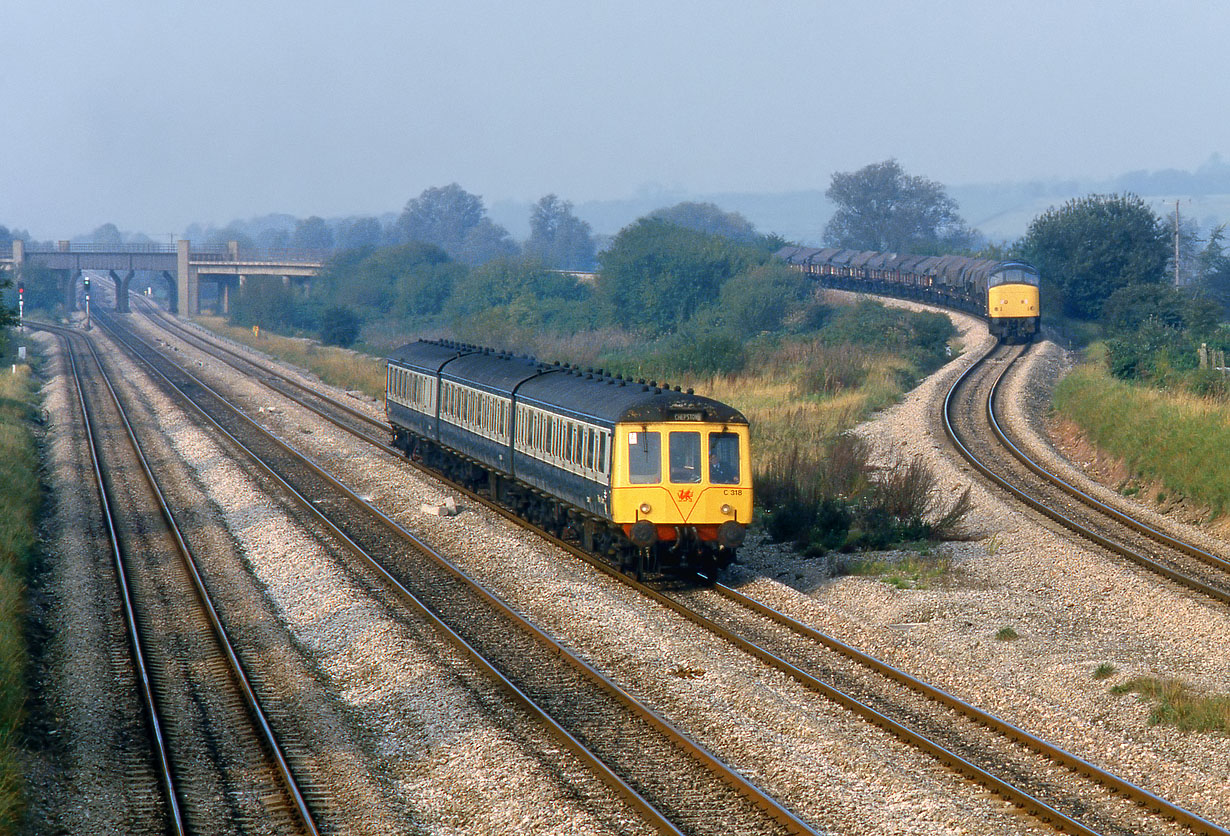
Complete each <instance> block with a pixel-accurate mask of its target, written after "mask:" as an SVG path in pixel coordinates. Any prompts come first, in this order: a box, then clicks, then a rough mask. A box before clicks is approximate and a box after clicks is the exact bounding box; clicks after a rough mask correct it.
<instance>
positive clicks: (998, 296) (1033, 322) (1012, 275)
mask: <svg viewBox="0 0 1230 836" xmlns="http://www.w3.org/2000/svg"><path fill="white" fill-rule="evenodd" d="M986 300H987V319H988V321H989V322H990V328H991V333H992V334H994V335H995V336H996V337H998V338H999V339H1000V341H1001V342H1006V343H1027V342H1029V341H1030V340H1032V339H1033V338H1034V335H1035V334H1037V333H1038V329H1039V326H1040V324H1041V321H1042V315H1041V309H1040V307H1039V302H1038V271H1037V270H1035V269H1034V268H1033V267H1031V266H1030V265H1028V264H1024V263H1022V262H1017V261H1010V262H1003V263H1001V264H998V265H996V267H995V268H994V269H993V270H991V271H990V272H989V273H988V274H987V291H986Z"/></svg>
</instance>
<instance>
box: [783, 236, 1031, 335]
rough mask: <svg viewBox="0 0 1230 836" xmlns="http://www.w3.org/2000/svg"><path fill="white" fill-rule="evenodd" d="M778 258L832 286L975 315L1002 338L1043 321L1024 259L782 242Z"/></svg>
mask: <svg viewBox="0 0 1230 836" xmlns="http://www.w3.org/2000/svg"><path fill="white" fill-rule="evenodd" d="M777 257H778V258H780V259H782V260H783V261H785V262H786V263H787V264H790V265H792V266H794V267H796V268H798V269H799V270H801V271H803V272H804V273H807V274H808V275H811V276H815V277H816V278H817V279H818V280H819V281H820V282H821V283H823V284H825V285H827V286H830V287H836V288H840V289H842V290H854V291H859V290H864V291H866V292H870V293H885V294H888V295H891V296H900V297H903V298H906V299H918V300H921V301H925V302H933V303H935V304H938V305H944V306H947V307H951V308H956V309H958V310H965V311H970V312H971V313H976V314H979V315H981V316H983V317H984V318H985V319H986V320H987V325H988V327H989V328H990V331H991V333H992V334H994V335H995V336H996V337H998V338H999V339H1000V340H1002V341H1005V342H1029V341H1030V340H1031V339H1033V337H1034V335H1035V334H1037V333H1038V330H1039V328H1040V326H1041V322H1042V317H1041V307H1040V300H1039V290H1038V284H1039V281H1038V271H1037V270H1035V269H1034V268H1033V267H1031V266H1030V265H1028V264H1025V263H1023V262H1018V261H993V260H991V259H984V258H968V257H966V256H959V255H947V256H923V255H911V254H908V253H876V252H868V251H862V252H858V251H856V250H847V249H839V248H835V247H826V248H823V249H817V248H814V247H783V248H782V249H780V250H778V252H777Z"/></svg>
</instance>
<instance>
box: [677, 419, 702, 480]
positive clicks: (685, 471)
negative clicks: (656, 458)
mask: <svg viewBox="0 0 1230 836" xmlns="http://www.w3.org/2000/svg"><path fill="white" fill-rule="evenodd" d="M670 436H671V456H670V458H671V481H672V482H676V483H688V482H699V481H700V433H698V432H681V433H671V434H670Z"/></svg>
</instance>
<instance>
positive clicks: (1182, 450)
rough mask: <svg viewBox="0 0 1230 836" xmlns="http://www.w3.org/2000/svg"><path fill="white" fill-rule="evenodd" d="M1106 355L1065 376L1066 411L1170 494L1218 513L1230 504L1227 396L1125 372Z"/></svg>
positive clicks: (1060, 391) (1060, 397)
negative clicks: (1114, 369)
mask: <svg viewBox="0 0 1230 836" xmlns="http://www.w3.org/2000/svg"><path fill="white" fill-rule="evenodd" d="M1103 356H1104V355H1103V354H1102V353H1101V352H1098V351H1092V352H1091V353H1090V359H1089V360H1088V361H1087V362H1086V363H1084V364H1082V365H1081V366H1078V367H1077V368H1076V369H1074V370H1073V371H1072V372H1071V373H1070V374H1069V375H1068V376H1067V377H1065V378H1064V379H1063V380H1061V381H1060V382H1059V385H1058V386H1057V387H1056V388H1055V396H1054V404H1055V410H1056V412H1057V413H1058V415H1059V416H1060V417H1062V418H1064V419H1067V420H1069V421H1071V422H1073V423H1074V424H1075V425H1076V426H1078V427H1080V428H1081V429H1082V430H1083V431H1084V433H1085V434H1086V436H1087V437H1088V439H1089V441H1091V442H1092V443H1093V444H1095V445H1097V447H1098V448H1100V449H1101V450H1102V451H1104V452H1105V453H1107V454H1109V455H1111V456H1114V457H1115V458H1118V459H1120V460H1121V461H1123V462H1124V463H1125V464H1126V465H1127V467H1128V468H1129V470H1130V472H1131V475H1132V477H1133V478H1134V479H1139V480H1143V481H1148V482H1158V483H1160V484H1161V485H1162V486H1163V487H1164V491H1165V496H1163V497H1162V498H1166V496H1169V498H1171V499H1174V498H1175V497H1176V496H1181V497H1183V498H1184V499H1186V500H1187V501H1190V502H1193V503H1196V504H1198V505H1200V506H1203V507H1207V508H1208V509H1209V510H1210V512H1211V514H1212V515H1213V516H1219V515H1221V514H1224V513H1226V512H1227V511H1230V421H1228V420H1227V410H1226V407H1227V403H1226V400H1225V399H1224V398H1220V397H1203V396H1200V395H1195V394H1191V393H1188V392H1174V391H1167V390H1159V389H1154V388H1148V387H1145V386H1143V385H1137V384H1132V383H1127V382H1125V381H1122V380H1118V379H1116V378H1115V377H1113V376H1111V374H1110V373H1109V372H1108V371H1107V369H1106V364H1105V362H1104V360H1103ZM1133 489H1134V488H1133V487H1132V486H1127V490H1128V491H1129V492H1130V491H1132V490H1133ZM1149 498H1150V499H1153V498H1156V497H1149Z"/></svg>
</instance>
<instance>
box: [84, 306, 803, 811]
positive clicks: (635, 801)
mask: <svg viewBox="0 0 1230 836" xmlns="http://www.w3.org/2000/svg"><path fill="white" fill-rule="evenodd" d="M99 320H100V322H101V323H102V324H104V325H105V327H107V328H109V329H113V330H112V333H113V334H114V336H115V338H116V339H117V340H118V341H120V342H121V343H122V344H123V345H124V346H125V347H126V349H127V350H128V351H130V352H132V354H133V355H134V356H136V357H139V358H140V359H141V362H142V363H144V364H145V365H146V366H147V367H148V368H149V369H150V370H151V372H152V373H153V374H154V375H155V376H156V377H157V378H158V379H160V380H161V381H162V382H163V384H164V385H165V387H166V388H168V390H170V391H173V392H174V393H176V396H177V397H179V398H182V399H184V400H185V401H186V402H188V403H190V404H192V408H193V409H195V410H197V411H198V412H199V413H200V414H201V415H202V416H203V417H204V418H205V420H206V421H207V422H209V423H210V424H211V425H213V427H214V428H215V429H216V430H217V431H218V432H220V433H222V434H223V435H224V436H225V437H226V438H227V440H228V443H229V444H232V445H235V446H237V447H238V448H239V449H241V450H243V451H245V455H246V456H248V457H249V458H250V459H251V461H252V462H254V463H256V464H257V466H258V467H260V468H261V469H262V470H264V471H265V473H266V474H267V475H268V476H269V477H271V478H273V479H275V480H276V481H277V482H278V483H280V484H281V485H282V488H283V490H285V491H286V492H287V493H288V494H290V495H293V496H294V497H295V498H296V501H297V503H298V505H299V507H300V508H301V509H302V511H303V513H304V514H305V515H306V516H309V517H311V518H313V519H314V520H315V522H316V523H317V524H319V525H320V526H323V527H325V528H327V529H328V530H330V531H331V532H332V533H333V535H334V536H335V537H336V538H337V539H338V540H339V541H341V542H342V543H343V544H344V545H345V548H347V549H348V550H349V551H350V552H351V553H353V554H354V555H355V556H357V557H358V558H359V559H360V560H361V561H362V562H363V563H364V564H365V565H366V567H367V569H368V570H369V571H370V572H372V573H374V574H375V575H376V576H377V577H378V578H379V580H380V583H382V584H383V585H384V586H385V587H386V588H388V589H390V590H392V592H393V594H394V595H395V596H396V597H397V598H398V599H399V600H400V601H401V602H402V603H403V604H404V605H405V606H406V607H407V608H408V609H409V610H410V612H411V614H412V615H413V616H414V617H417V618H425V619H428V620H429V621H430V622H431V623H432V624H434V625H435V626H436V627H437V628H438V629H439V630H440V631H441V632H442V633H443V634H444V635H446V636H447V637H448V638H449V640H450V641H452V642H453V643H454V644H455V645H456V646H457V647H458V648H459V649H461V650H462V652H463V653H465V654H466V655H467V656H469V657H470V658H471V659H472V660H473V661H474V663H475V664H476V665H477V666H478V667H479V668H481V669H482V670H483V671H484V672H486V673H487V674H489V675H491V676H493V677H495V678H497V680H498V681H500V682H501V683H502V684H504V686H505V688H506V690H507V691H508V693H510V694H511V695H512V696H513V698H514V699H515V700H516V701H518V702H519V703H520V704H521V705H522V706H523V708H524V709H525V710H526V711H528V712H529V713H530V714H532V715H533V716H535V717H537V718H538V719H539V720H540V721H541V722H543V723H544V724H546V725H547V726H548V727H549V728H550V729H551V731H553V732H554V733H555V735H556V736H557V737H558V738H559V739H560V740H561V741H562V742H563V743H564V744H565V745H567V746H568V747H569V748H570V749H572V751H573V752H575V753H576V755H577V756H578V757H579V758H580V759H581V760H582V761H583V762H584V763H586V764H587V765H588V766H589V767H590V768H592V769H593V770H594V771H595V772H596V773H597V774H598V775H599V776H600V777H601V778H602V779H603V780H605V781H606V782H607V783H608V784H609V785H610V786H612V787H613V788H614V789H615V790H616V791H617V792H618V793H619V794H620V795H621V796H622V797H623V798H624V799H625V800H626V801H627V803H629V804H630V805H631V806H632V807H633V808H634V809H636V810H637V811H638V813H639V814H640V815H641V816H643V817H644V818H645V819H646V820H647V821H648V822H649V823H651V825H652V826H653V827H655V828H656V829H658V830H659V831H660V832H664V833H709V832H723V833H747V834H761V833H804V834H806V833H813V832H815V831H813V830H812V828H811V827H809V826H808V825H807V824H806V823H804V822H803V821H802V820H800V819H799V818H798V817H797V816H795V815H794V814H793V813H792V812H791V811H790V810H788V809H787V808H785V807H784V806H783V805H782V804H780V803H779V802H778V801H776V800H775V799H773V798H772V797H771V796H769V795H768V794H767V793H765V792H764V791H763V790H761V789H760V788H759V787H758V786H756V785H755V784H754V783H753V782H751V781H750V780H748V779H747V778H745V777H744V776H743V775H741V774H739V772H738V771H736V770H735V769H733V768H732V767H730V766H729V765H727V764H725V763H723V762H722V760H721V759H720V758H718V757H717V756H716V755H714V754H713V753H712V752H710V751H708V750H706V749H705V748H704V747H702V746H700V745H699V744H697V743H695V742H693V741H692V740H691V739H690V738H689V737H688V736H687V735H685V734H684V733H682V732H681V731H680V730H678V729H677V728H675V727H674V726H673V725H671V724H670V723H669V722H667V721H666V720H664V719H663V718H662V717H661V716H659V715H658V714H657V713H656V712H655V711H653V710H652V709H651V708H650V707H649V706H647V705H646V704H644V703H643V702H641V701H640V700H638V699H637V698H636V697H634V696H633V695H632V694H630V693H629V692H628V691H626V690H625V689H623V688H621V687H620V686H619V685H617V684H616V683H615V682H614V681H612V680H611V679H609V678H608V677H606V676H604V675H603V674H602V673H601V672H599V671H598V670H597V669H596V668H595V667H593V666H592V665H590V664H588V663H587V662H586V661H585V660H583V659H582V658H581V657H580V656H579V655H577V654H576V653H574V652H573V651H571V650H570V649H568V648H567V647H565V646H563V645H562V644H561V643H560V642H558V641H557V640H555V639H554V638H553V637H552V636H550V635H548V634H547V633H546V632H545V631H543V630H541V629H539V628H538V627H536V626H535V625H534V624H533V623H531V622H530V620H529V619H528V618H526V617H525V616H523V615H521V614H520V613H518V612H516V611H515V609H513V608H512V607H510V606H508V605H507V604H505V603H504V602H502V601H500V600H499V599H498V598H497V597H496V596H495V595H494V594H492V593H491V592H489V591H487V590H486V589H485V588H484V587H483V585H482V584H481V583H479V582H478V581H476V580H475V579H473V578H471V577H469V576H467V575H466V574H465V573H464V572H462V571H461V570H459V569H458V568H457V567H456V566H454V565H453V564H452V563H450V562H449V560H448V559H447V558H446V557H445V556H444V555H442V554H440V553H439V552H437V551H435V550H434V549H431V548H430V547H429V546H427V545H426V544H425V543H423V542H422V541H421V540H419V539H418V538H416V537H414V535H412V534H410V533H409V532H408V531H406V530H405V529H403V528H402V527H401V526H400V525H398V524H397V523H396V522H395V521H393V520H392V519H391V518H389V517H388V516H387V515H385V514H384V513H382V512H380V511H378V510H377V509H375V508H374V507H373V506H372V505H371V504H370V503H368V502H367V501H365V500H364V499H363V498H362V497H359V496H358V495H357V494H355V493H354V492H353V491H351V490H350V489H348V488H346V487H345V486H344V485H342V484H341V483H340V482H339V481H337V480H336V479H334V478H333V477H332V476H331V475H330V474H328V473H327V472H325V471H324V470H323V469H322V468H320V467H319V466H316V465H315V464H313V463H312V462H310V461H308V460H307V459H305V458H304V457H302V456H300V455H299V454H298V453H297V452H296V451H294V450H293V449H292V448H291V447H290V446H289V445H287V444H285V443H283V442H282V441H280V440H278V439H277V438H275V437H274V436H273V435H272V434H270V433H268V432H267V431H265V430H264V429H262V428H261V427H260V426H259V425H258V424H257V423H256V422H254V421H252V420H250V419H249V418H248V417H247V416H245V415H244V414H243V413H242V411H241V410H239V409H238V408H237V407H234V406H232V405H231V404H229V402H227V400H226V399H225V397H224V396H222V395H221V394H220V393H218V392H216V391H214V390H212V389H211V388H210V387H208V386H207V385H206V384H205V383H204V382H203V381H201V380H200V379H198V378H196V377H195V376H194V375H192V374H191V373H190V372H188V371H187V370H185V369H183V368H181V367H179V366H177V365H175V364H174V363H171V362H170V361H168V360H167V359H166V358H164V357H163V356H162V355H161V354H160V353H159V352H158V351H156V350H155V348H154V347H153V346H151V345H149V344H148V343H146V342H144V341H142V340H140V339H139V338H136V337H134V336H132V335H124V334H120V333H119V331H120V328H119V327H118V325H117V324H116V323H114V322H113V321H111V320H110V319H109V318H108V317H106V316H100V317H99ZM390 535H391V536H390Z"/></svg>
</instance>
